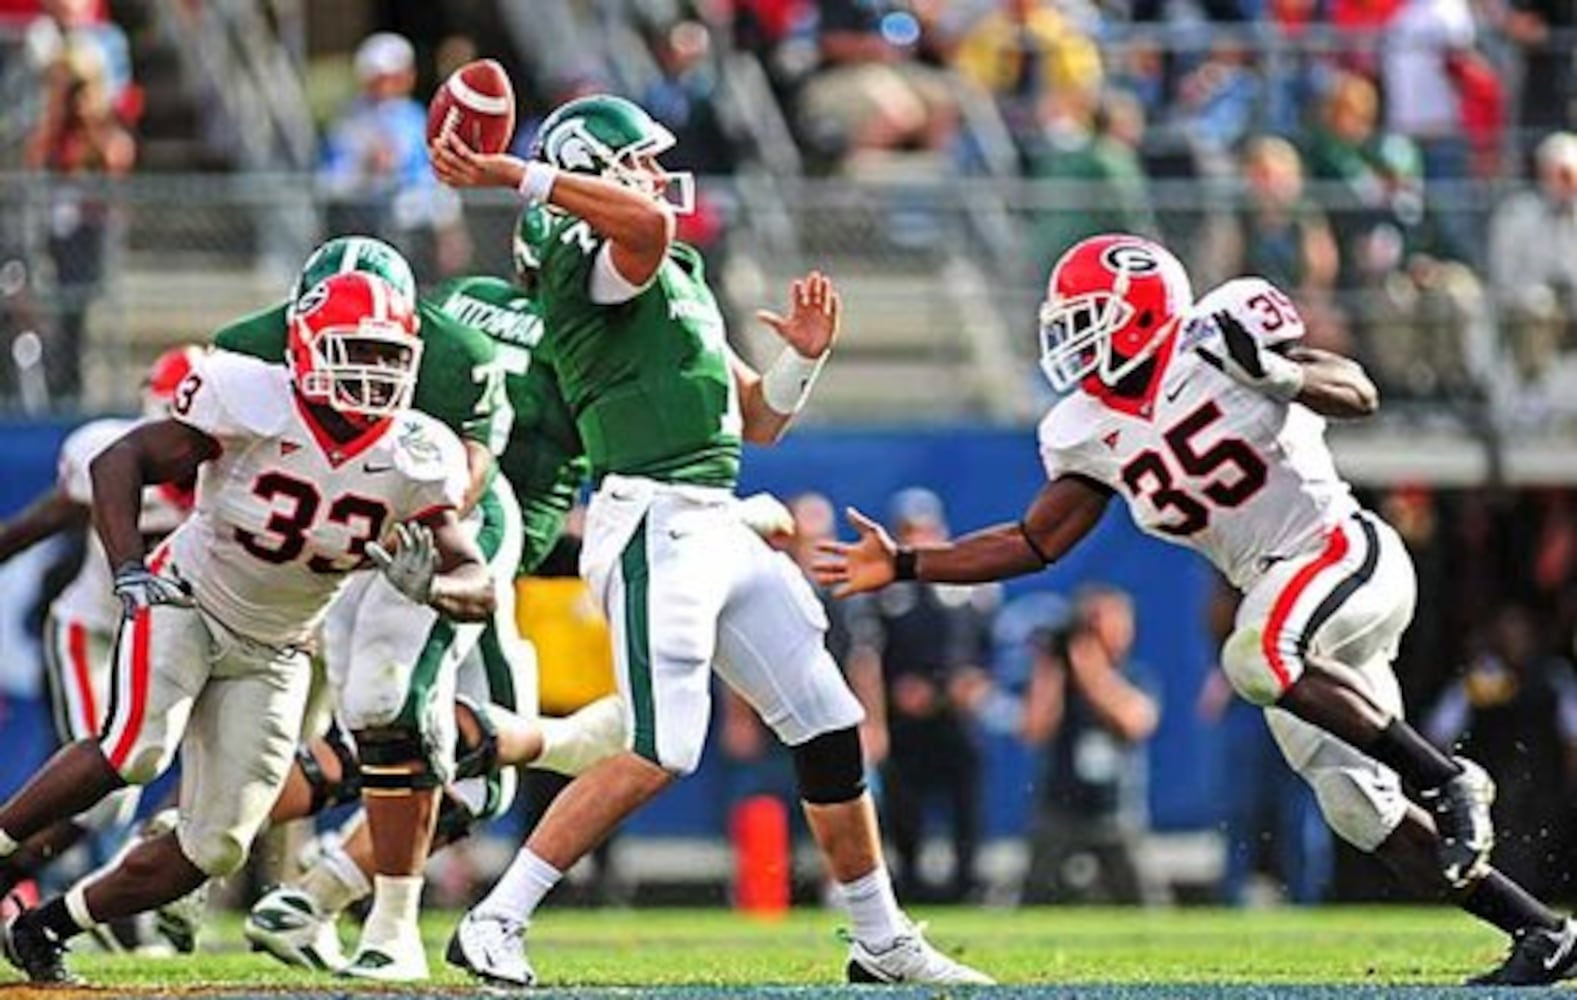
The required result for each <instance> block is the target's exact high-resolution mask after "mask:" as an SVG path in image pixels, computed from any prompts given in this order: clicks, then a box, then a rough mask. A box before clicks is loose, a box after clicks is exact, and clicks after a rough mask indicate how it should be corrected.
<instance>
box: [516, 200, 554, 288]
mask: <svg viewBox="0 0 1577 1000" xmlns="http://www.w3.org/2000/svg"><path fill="white" fill-rule="evenodd" d="M552 234H553V213H552V212H551V211H550V210H549V209H548V208H547V207H546V206H543V205H527V206H526V207H525V209H524V210H522V211H521V213H520V218H519V219H518V220H516V222H515V240H514V258H515V274H516V275H517V276H525V275H529V274H533V273H535V272H536V270H537V269H538V268H540V267H541V266H542V253H543V251H544V250H545V249H546V248H547V244H548V237H550V236H551V235H552Z"/></svg>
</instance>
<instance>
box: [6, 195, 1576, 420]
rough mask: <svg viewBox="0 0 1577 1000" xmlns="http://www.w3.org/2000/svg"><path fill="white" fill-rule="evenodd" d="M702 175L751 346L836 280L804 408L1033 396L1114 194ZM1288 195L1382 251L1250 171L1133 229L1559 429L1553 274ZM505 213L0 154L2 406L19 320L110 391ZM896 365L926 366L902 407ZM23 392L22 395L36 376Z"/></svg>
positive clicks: (419, 264)
mask: <svg viewBox="0 0 1577 1000" xmlns="http://www.w3.org/2000/svg"><path fill="white" fill-rule="evenodd" d="M702 189H703V191H705V192H706V193H707V194H708V195H709V196H710V197H711V198H712V200H713V202H714V204H715V205H716V206H717V209H718V211H719V212H720V213H721V215H722V216H723V218H724V219H725V226H724V238H723V239H722V240H721V241H720V242H719V243H718V245H716V246H713V247H708V248H707V252H708V253H709V254H710V255H711V256H712V258H713V261H712V263H713V267H712V269H711V273H712V274H713V276H714V281H715V282H716V283H717V284H718V286H719V287H720V289H721V290H722V291H723V292H724V293H725V298H726V299H727V300H728V301H729V302H730V303H732V305H733V307H734V308H735V309H737V315H736V316H735V317H734V320H735V323H734V330H735V334H736V337H737V339H738V340H739V341H740V343H741V344H742V345H743V347H744V349H745V350H746V351H747V353H750V352H755V353H757V354H759V353H760V352H761V351H762V350H765V349H766V348H767V347H769V346H770V344H769V343H767V342H764V341H758V340H756V339H754V338H755V337H756V334H755V333H753V332H752V329H751V327H752V324H751V322H750V320H749V316H750V312H751V310H752V309H754V308H755V307H756V306H757V305H760V304H763V302H772V301H775V300H777V299H779V298H781V297H782V295H783V290H784V289H785V288H786V286H787V282H788V281H789V280H791V279H792V278H794V277H796V276H798V275H799V274H801V273H803V271H804V270H806V269H808V268H810V267H813V266H814V267H821V268H824V269H827V270H829V271H830V272H831V273H832V274H833V275H834V276H835V277H836V278H837V279H838V280H839V281H840V282H841V283H842V284H843V285H844V287H845V289H846V299H847V300H848V302H849V305H850V308H849V312H848V330H847V335H846V337H845V339H844V346H843V347H842V348H840V361H839V364H838V365H834V366H831V368H830V369H829V378H828V381H827V383H825V385H824V388H825V389H826V391H825V392H824V393H820V394H819V396H818V400H819V401H818V405H817V407H815V408H814V412H813V414H812V417H813V418H814V419H823V420H838V419H876V420H882V421H906V420H914V419H941V420H948V419H984V420H1021V419H1024V418H1025V417H1026V416H1028V415H1029V414H1032V413H1033V412H1034V411H1035V410H1036V409H1037V408H1038V407H1039V406H1041V405H1043V404H1044V402H1045V401H1046V396H1045V391H1044V389H1043V387H1041V386H1040V385H1039V384H1038V378H1037V376H1036V375H1035V366H1034V364H1033V361H1034V354H1035V350H1036V346H1035V343H1036V342H1035V333H1034V330H1035V315H1036V307H1037V306H1038V304H1039V302H1040V300H1041V298H1042V297H1043V295H1044V285H1043V283H1044V280H1045V274H1046V271H1047V269H1048V268H1049V266H1050V264H1051V262H1052V260H1053V259H1054V258H1055V255H1056V254H1057V253H1059V252H1060V251H1061V249H1062V248H1064V247H1066V246H1067V245H1068V244H1069V243H1070V242H1071V241H1072V240H1073V239H1076V238H1077V237H1078V236H1080V235H1084V234H1085V233H1086V232H1087V231H1089V230H1090V229H1092V228H1109V217H1110V212H1109V211H1108V210H1111V209H1114V206H1113V205H1112V203H1111V195H1110V192H1108V191H1106V190H1105V189H1104V188H1102V187H1101V186H1100V185H1090V184H1082V185H1081V184H1078V183H1073V182H1050V181H1046V182H1032V181H995V182H992V181H970V182H963V181H958V180H946V181H943V180H930V181H925V180H912V179H911V180H906V181H902V182H893V183H888V184H876V183H859V184H856V183H851V182H846V181H837V182H835V181H826V180H809V179H804V178H781V177H778V178H774V179H773V183H772V184H770V185H767V186H762V185H760V184H758V183H756V182H755V181H754V180H753V179H752V178H751V177H749V176H746V177H742V178H739V179H732V180H729V179H715V180H709V181H707V182H705V183H703V185H702ZM1517 190H1518V188H1516V187H1515V186H1513V185H1508V184H1496V185H1479V184H1465V185H1463V186H1461V187H1459V188H1458V189H1456V190H1454V191H1452V192H1450V196H1449V197H1445V196H1442V197H1441V198H1440V199H1439V200H1438V204H1435V203H1434V202H1431V204H1432V205H1433V206H1434V207H1433V208H1432V209H1431V210H1432V211H1434V212H1436V213H1437V214H1440V213H1449V214H1450V215H1451V216H1452V218H1451V221H1452V223H1453V224H1457V225H1460V226H1461V227H1462V228H1463V229H1464V231H1466V232H1467V233H1468V234H1469V235H1470V236H1473V237H1474V238H1475V245H1476V246H1478V247H1479V248H1480V249H1481V248H1482V246H1483V239H1482V234H1483V232H1484V231H1485V228H1486V226H1487V220H1489V219H1490V218H1491V216H1492V213H1493V212H1494V211H1495V208H1496V206H1497V205H1498V204H1499V203H1500V202H1501V201H1503V200H1504V199H1505V198H1506V197H1507V196H1509V195H1510V194H1513V193H1515V192H1516V191H1517ZM1307 198H1308V204H1309V205H1310V206H1317V205H1324V213H1323V217H1324V218H1325V219H1326V220H1327V222H1328V227H1329V230H1330V231H1331V232H1332V233H1333V234H1335V236H1336V238H1337V241H1338V243H1339V244H1341V241H1342V240H1348V239H1350V240H1358V239H1359V238H1360V237H1362V239H1364V240H1367V241H1368V242H1366V243H1364V244H1363V246H1364V247H1368V245H1369V244H1370V243H1385V239H1384V238H1382V237H1383V236H1384V235H1385V234H1389V236H1390V237H1391V238H1392V239H1393V240H1394V245H1393V246H1392V247H1391V249H1392V250H1393V251H1394V258H1393V259H1392V260H1391V261H1390V262H1389V264H1388V265H1387V266H1384V267H1382V268H1380V269H1378V270H1374V271H1366V270H1365V269H1364V267H1363V266H1359V265H1358V264H1357V263H1355V262H1352V261H1350V260H1348V259H1347V258H1346V257H1343V258H1342V259H1341V263H1342V266H1341V269H1340V272H1341V273H1339V274H1337V275H1336V276H1335V280H1334V281H1325V282H1324V283H1323V284H1322V283H1317V282H1314V281H1312V279H1311V280H1310V281H1308V282H1303V283H1300V281H1299V280H1297V279H1298V274H1297V272H1298V271H1299V270H1300V269H1301V268H1304V267H1305V264H1304V262H1303V261H1302V260H1301V254H1302V251H1301V249H1300V248H1299V247H1298V246H1294V245H1290V244H1289V242H1288V237H1287V235H1286V233H1284V232H1270V233H1266V232H1262V231H1260V230H1257V229H1255V228H1254V227H1255V225H1256V216H1255V215H1254V214H1253V211H1252V207H1253V202H1252V200H1251V199H1250V198H1249V197H1248V192H1247V190H1246V189H1244V188H1242V187H1240V186H1238V185H1235V184H1231V183H1218V184H1198V183H1185V182H1156V183H1153V184H1152V185H1150V186H1149V188H1148V191H1147V197H1146V200H1145V201H1146V208H1147V209H1148V211H1149V213H1150V215H1149V218H1150V219H1152V220H1153V222H1152V223H1151V226H1150V235H1153V236H1155V237H1156V238H1158V239H1160V240H1162V241H1163V242H1164V243H1165V244H1166V245H1167V246H1169V247H1171V248H1172V249H1173V250H1174V251H1175V252H1177V253H1178V255H1179V256H1180V257H1182V258H1183V259H1184V261H1185V262H1186V263H1187V265H1188V266H1189V269H1190V272H1191V274H1193V275H1194V276H1195V278H1196V282H1197V287H1196V293H1201V294H1202V293H1203V291H1205V290H1206V288H1207V287H1208V286H1209V285H1210V284H1212V283H1214V282H1215V281H1218V280H1221V279H1224V278H1227V277H1230V276H1234V275H1237V274H1241V273H1245V272H1256V271H1258V272H1263V273H1266V274H1267V275H1268V276H1270V277H1272V278H1275V279H1276V280H1278V282H1279V283H1281V284H1282V285H1284V286H1285V287H1287V288H1288V290H1289V291H1290V292H1291V293H1292V294H1293V295H1294V296H1295V297H1296V298H1297V299H1298V300H1299V303H1300V306H1301V307H1302V308H1303V310H1304V314H1305V318H1306V319H1307V321H1308V325H1309V329H1310V338H1311V339H1312V340H1313V341H1314V342H1315V343H1318V344H1321V345H1324V346H1329V347H1332V348H1334V349H1338V350H1341V351H1343V352H1345V353H1349V354H1352V355H1354V356H1356V357H1358V358H1359V359H1361V360H1362V361H1363V362H1364V363H1365V364H1366V365H1367V366H1368V367H1369V368H1370V370H1371V372H1372V373H1373V374H1374V375H1375V377H1376V378H1377V380H1378V381H1380V383H1381V385H1382V390H1383V391H1384V393H1385V395H1386V398H1387V403H1388V406H1387V410H1388V411H1390V412H1391V413H1393V414H1395V419H1398V420H1402V421H1408V422H1411V424H1412V425H1415V426H1426V427H1439V428H1443V429H1444V430H1445V432H1446V433H1450V434H1456V435H1459V436H1473V435H1483V434H1485V433H1489V431H1488V430H1486V428H1491V429H1493V428H1503V429H1512V430H1515V431H1516V432H1517V433H1519V434H1523V433H1532V434H1534V435H1551V434H1555V435H1561V434H1569V433H1571V432H1572V430H1573V425H1574V424H1577V412H1573V411H1574V405H1573V403H1572V402H1571V401H1572V400H1574V399H1577V391H1573V385H1574V383H1573V379H1574V377H1577V336H1574V331H1577V324H1574V322H1573V319H1572V317H1573V315H1574V311H1573V302H1572V301H1570V300H1571V294H1570V291H1571V290H1569V289H1568V290H1565V291H1564V292H1563V291H1562V290H1560V289H1554V290H1552V297H1551V308H1552V310H1553V311H1552V312H1550V313H1549V314H1547V315H1542V316H1537V317H1535V316H1529V315H1523V314H1513V313H1510V312H1508V311H1506V308H1505V303H1504V302H1502V301H1501V300H1500V299H1499V297H1498V295H1497V290H1496V289H1494V288H1491V287H1489V283H1488V282H1487V280H1486V279H1485V277H1484V272H1483V271H1481V270H1478V269H1476V268H1475V267H1473V266H1468V265H1465V264H1462V263H1457V262H1453V261H1450V260H1448V259H1446V258H1444V257H1441V256H1438V255H1436V256H1430V255H1429V251H1430V250H1432V249H1434V248H1433V247H1431V246H1430V245H1429V243H1428V240H1427V239H1426V235H1425V234H1422V233H1409V232H1402V231H1392V230H1391V229H1388V227H1389V226H1390V225H1391V223H1390V222H1389V221H1388V220H1387V218H1386V217H1385V215H1384V213H1383V212H1381V211H1379V210H1378V209H1377V208H1376V207H1375V206H1356V207H1355V206H1353V205H1352V204H1350V199H1348V198H1347V192H1346V191H1345V190H1344V189H1340V188H1328V187H1321V186H1317V185H1310V186H1309V188H1308V192H1307ZM983 203H985V204H989V205H993V206H1000V207H1001V208H1000V212H999V214H1000V215H1001V218H1002V220H1003V222H1002V225H1004V226H1005V227H1007V230H1008V232H1009V235H1010V236H1011V238H1012V240H1013V241H1014V244H1015V245H1016V246H1019V247H1022V248H1024V249H1022V250H1021V251H1020V252H1019V253H1018V254H1017V255H1016V256H1014V255H1007V254H1004V253H1003V252H1002V251H1001V248H1000V246H998V245H997V244H996V243H995V241H994V239H993V238H990V237H988V236H984V235H983V234H982V231H981V227H980V225H979V220H978V216H979V211H980V209H979V206H980V205H981V204H983ZM515 209H516V205H515V202H514V200H513V199H512V198H511V197H509V196H508V195H503V196H500V197H492V196H473V197H470V198H468V199H467V201H466V210H465V215H464V225H463V227H461V228H459V229H455V230H450V231H447V232H434V231H432V230H429V229H423V228H411V227H409V226H406V225H405V224H404V222H403V220H404V218H405V215H404V213H403V212H402V211H401V208H400V204H399V201H398V199H396V200H394V201H371V200H367V201H356V200H344V199H329V198H327V197H324V196H322V195H321V194H320V193H317V192H316V191H315V190H314V184H313V181H312V179H311V178H310V177H309V176H305V175H297V174H254V175H238V176H181V177H166V176H134V177H132V178H129V179H127V180H124V181H119V182H103V181H97V180H92V179H88V180H83V179H76V178H70V179H63V178H54V179H52V178H49V177H47V176H44V175H36V174H16V173H12V174H0V221H3V223H4V224H3V225H0V348H4V349H5V350H4V351H3V352H0V403H3V405H6V406H10V407H13V408H14V407H18V406H20V405H22V403H23V393H22V390H21V386H20V383H19V381H18V377H17V374H16V368H17V363H16V360H15V358H16V357H17V354H16V352H17V351H18V350H21V351H22V354H23V355H25V356H29V357H31V356H32V355H31V354H29V351H31V350H32V348H30V347H29V348H25V349H24V348H18V346H17V340H18V337H19V336H21V335H23V334H26V333H32V334H34V335H35V338H33V339H26V340H25V344H26V345H37V344H40V343H41V344H42V347H43V350H42V354H41V358H42V363H43V364H44V365H45V367H46V368H50V367H51V366H53V367H55V368H64V369H70V370H71V371H72V374H71V375H70V376H69V377H66V376H54V377H52V378H50V379H49V380H48V386H49V388H50V390H51V396H52V402H51V404H50V405H53V406H55V407H57V408H58V407H64V408H71V407H75V406H81V407H85V408H91V409H100V408H106V407H123V406H126V405H128V404H129V403H131V402H132V399H133V387H134V386H135V378H134V377H132V370H134V369H135V366H136V365H138V364H140V363H141V362H142V361H144V360H145V359H146V358H148V357H150V356H151V355H152V354H153V353H154V352H156V351H157V350H158V349H159V348H161V347H162V346H165V345H167V344H170V343H173V342H177V341H184V340H202V339H205V338H206V337H207V336H208V335H209V334H210V333H211V332H212V331H213V330H214V329H215V328H216V327H217V326H219V325H220V324H222V323H224V322H226V321H228V320H229V319H231V318H234V317H235V316H237V315H239V314H241V313H244V312H246V311H248V310H251V309H254V308H258V307H261V306H264V305H267V304H269V303H271V302H272V301H275V300H277V299H278V298H279V297H280V296H281V295H282V294H283V293H284V290H285V289H286V288H288V287H289V284H290V281H291V279H292V277H293V273H294V269H295V267H296V266H297V264H298V262H299V261H300V260H302V259H303V258H304V257H305V255H306V254H307V253H308V251H309V250H310V249H311V246H312V245H313V244H314V243H315V242H316V241H317V240H318V239H321V238H323V237H326V236H328V235H331V234H333V233H336V232H345V231H360V232H371V233H375V234H377V235H381V236H384V237H385V238H389V239H391V240H392V241H394V242H395V243H396V244H397V245H400V246H401V247H402V249H404V250H406V251H407V252H408V253H409V254H410V256H411V258H412V260H413V263H414V265H415V266H416V269H417V273H418V274H419V275H420V276H422V277H423V278H424V279H425V280H427V281H436V280H437V279H439V278H440V277H442V276H443V272H444V270H445V268H449V269H453V268H461V269H464V270H468V271H482V272H490V273H499V274H503V273H507V269H508V267H509V235H510V232H511V229H512V223H513V217H514V212H515ZM1311 217H1312V216H1311ZM1353 233H1357V234H1359V236H1353V235H1352V234H1353ZM1375 233H1378V234H1381V235H1378V236H1377V235H1374V234H1375ZM1223 234H1224V237H1223ZM467 242H468V243H469V246H470V250H469V256H462V253H463V251H464V247H465V244H466V243H467ZM1357 248H1358V244H1357V243H1354V244H1352V245H1351V246H1349V245H1347V244H1341V245H1340V249H1341V251H1342V252H1343V253H1356V250H1357ZM1276 268H1282V269H1283V270H1285V271H1286V272H1287V273H1277V272H1276ZM62 331H67V332H66V333H62ZM128 366H130V370H129V369H128ZM23 367H25V366H23ZM840 372H841V374H840ZM840 379H841V380H842V384H841V385H840ZM906 380H908V381H907V382H906ZM914 385H934V386H937V387H940V388H939V391H938V392H937V393H936V394H934V395H932V396H928V397H927V398H926V399H925V406H924V407H923V408H917V407H915V406H914V405H913V396H912V394H911V392H910V390H911V389H912V387H913V386H914ZM28 399H29V401H30V402H31V404H32V405H35V406H36V405H41V404H40V402H39V396H38V395H37V393H34V394H32V395H31V396H29V397H28Z"/></svg>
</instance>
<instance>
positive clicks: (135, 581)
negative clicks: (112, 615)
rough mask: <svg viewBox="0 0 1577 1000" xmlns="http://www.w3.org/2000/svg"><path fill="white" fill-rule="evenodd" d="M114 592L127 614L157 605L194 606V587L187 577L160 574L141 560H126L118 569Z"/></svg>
mask: <svg viewBox="0 0 1577 1000" xmlns="http://www.w3.org/2000/svg"><path fill="white" fill-rule="evenodd" d="M115 596H116V597H118V598H120V606H121V608H122V609H124V610H125V612H126V617H127V618H132V617H134V616H135V615H136V614H137V612H139V611H146V610H147V609H148V608H151V607H154V606H155V605H160V604H163V605H168V606H170V607H173V608H190V607H195V606H196V604H197V602H196V601H195V600H193V599H192V591H191V588H189V587H188V586H187V585H186V582H185V581H184V580H177V579H175V578H174V577H169V576H160V575H159V574H157V573H155V572H153V571H152V570H150V569H149V568H148V567H147V566H144V565H143V564H142V560H140V559H139V560H134V561H132V562H128V563H126V564H125V565H124V566H122V567H121V568H120V569H117V570H116V571H115Z"/></svg>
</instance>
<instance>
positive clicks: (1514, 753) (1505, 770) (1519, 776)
mask: <svg viewBox="0 0 1577 1000" xmlns="http://www.w3.org/2000/svg"><path fill="white" fill-rule="evenodd" d="M1482 647H1483V648H1482V649H1481V650H1480V651H1479V652H1478V654H1477V655H1476V656H1474V658H1473V660H1472V661H1471V662H1470V663H1469V664H1468V667H1467V671H1466V673H1465V674H1464V675H1463V677H1462V678H1461V680H1460V681H1459V682H1457V683H1456V684H1455V685H1453V686H1452V687H1451V688H1450V689H1448V690H1447V691H1446V693H1445V695H1444V696H1443V697H1442V698H1441V700H1440V702H1439V703H1438V704H1437V705H1436V706H1435V708H1434V711H1433V712H1431V713H1430V715H1429V717H1428V719H1427V720H1426V721H1425V725H1424V730H1425V732H1426V733H1427V734H1428V735H1429V737H1430V738H1431V739H1432V740H1434V741H1435V742H1436V743H1439V744H1440V745H1442V746H1456V745H1460V747H1461V752H1462V753H1464V754H1466V755H1467V756H1469V757H1471V758H1473V759H1474V760H1477V761H1480V762H1481V763H1483V765H1484V766H1485V767H1487V768H1489V769H1490V770H1491V771H1492V772H1493V773H1494V774H1495V783H1496V786H1497V788H1498V793H1497V795H1496V798H1495V827H1496V831H1497V833H1498V836H1497V838H1496V844H1495V855H1494V858H1495V864H1496V865H1497V866H1498V867H1499V868H1500V869H1501V870H1502V871H1504V872H1505V873H1506V874H1507V875H1508V876H1510V877H1511V878H1514V879H1516V880H1517V881H1518V882H1520V883H1521V884H1523V885H1525V886H1527V887H1528V890H1529V891H1530V892H1534V893H1549V892H1552V891H1559V890H1569V888H1570V885H1569V882H1567V880H1568V879H1569V877H1570V870H1569V869H1570V861H1571V855H1570V854H1569V853H1568V850H1569V847H1570V845H1567V844H1564V843H1562V842H1561V840H1560V837H1559V829H1560V820H1561V818H1562V813H1563V810H1564V809H1565V807H1566V796H1565V795H1563V794H1561V790H1563V789H1568V788H1571V787H1572V786H1573V782H1574V781H1577V673H1574V672H1573V669H1572V665H1571V663H1570V662H1568V661H1567V660H1565V659H1563V658H1561V657H1560V656H1559V655H1556V654H1554V653H1552V652H1551V651H1550V649H1549V643H1548V640H1547V639H1546V637H1545V636H1544V635H1542V634H1541V629H1540V623H1539V622H1538V621H1537V620H1535V618H1534V616H1533V613H1532V612H1531V611H1530V610H1529V609H1528V608H1526V607H1522V606H1519V605H1506V606H1504V607H1502V608H1501V609H1500V610H1499V611H1498V612H1497V613H1496V615H1495V617H1494V620H1493V621H1492V622H1491V624H1490V627H1489V629H1488V635H1487V637H1486V638H1485V639H1484V641H1483V643H1482ZM1562 883H1567V884H1564V885H1563V884H1562Z"/></svg>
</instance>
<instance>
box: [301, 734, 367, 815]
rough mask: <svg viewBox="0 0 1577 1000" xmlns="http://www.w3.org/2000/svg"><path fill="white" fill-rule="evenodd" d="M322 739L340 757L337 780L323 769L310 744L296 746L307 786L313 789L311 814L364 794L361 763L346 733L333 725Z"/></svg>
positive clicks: (352, 800)
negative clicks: (332, 779)
mask: <svg viewBox="0 0 1577 1000" xmlns="http://www.w3.org/2000/svg"><path fill="white" fill-rule="evenodd" d="M323 739H324V742H326V743H327V744H328V746H329V749H330V750H332V751H333V752H334V756H335V757H337V758H338V759H339V766H340V779H339V780H338V781H330V780H329V776H328V775H326V774H324V773H323V768H322V766H321V765H319V764H318V759H317V757H316V756H314V755H313V753H312V746H311V745H310V744H303V745H302V746H299V747H297V748H296V763H297V764H298V765H300V767H301V774H302V776H303V777H305V778H306V779H307V787H308V788H310V789H311V790H312V805H311V806H310V807H309V809H310V810H311V811H310V812H309V813H308V814H307V815H309V816H316V815H317V814H318V813H320V812H322V811H323V810H325V809H328V808H331V807H333V806H339V805H344V804H345V803H347V802H354V801H356V800H357V799H358V798H360V797H361V764H360V762H358V761H357V760H356V751H355V749H353V748H352V747H351V745H350V741H349V740H348V739H346V737H345V733H344V732H343V731H342V730H341V729H340V728H339V727H338V726H330V727H329V731H328V732H327V733H326V734H324V737H323Z"/></svg>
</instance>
